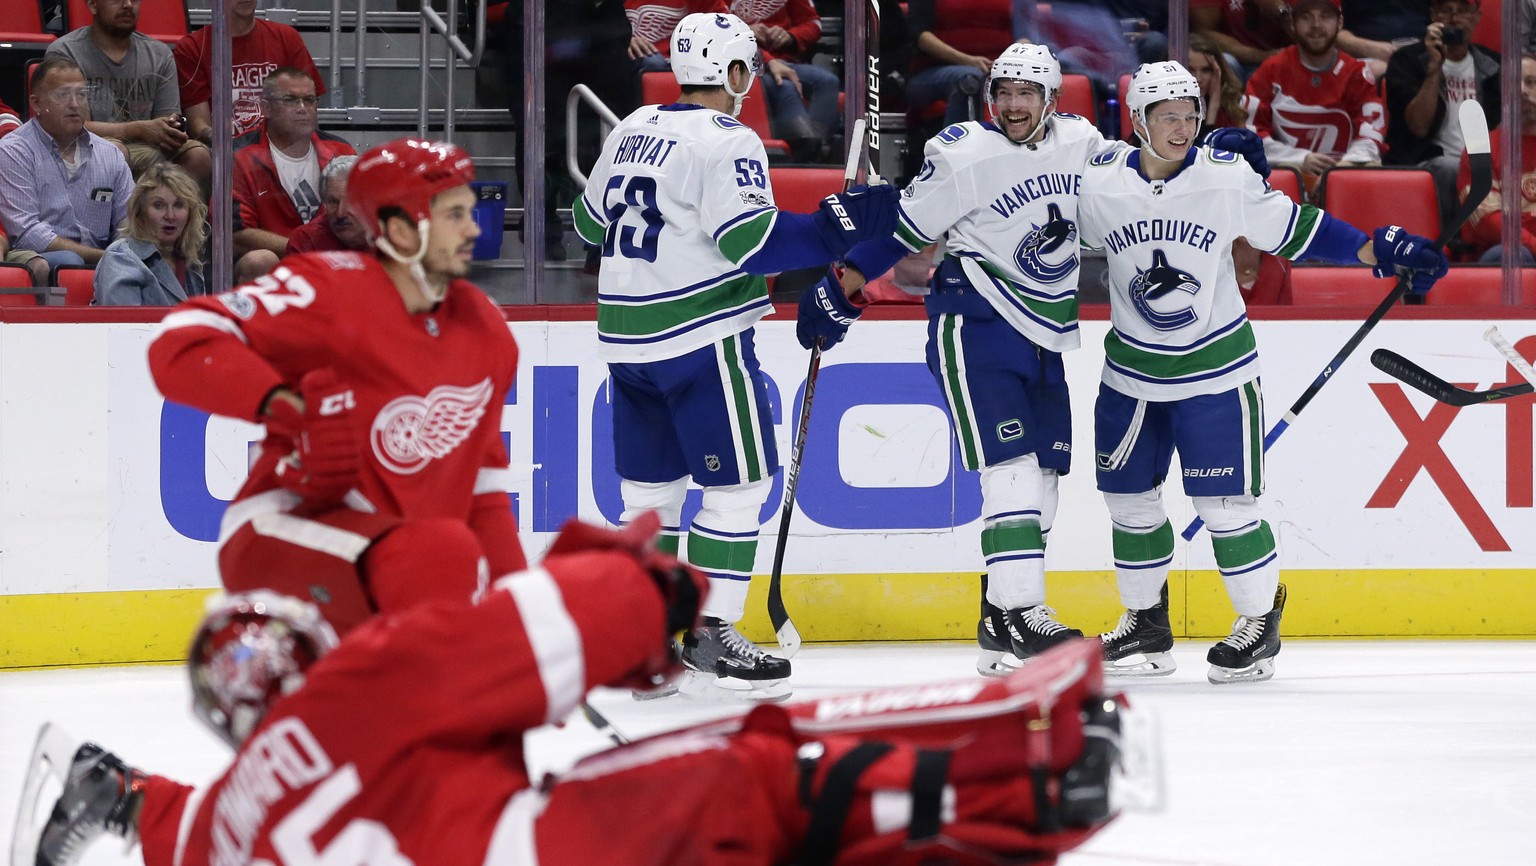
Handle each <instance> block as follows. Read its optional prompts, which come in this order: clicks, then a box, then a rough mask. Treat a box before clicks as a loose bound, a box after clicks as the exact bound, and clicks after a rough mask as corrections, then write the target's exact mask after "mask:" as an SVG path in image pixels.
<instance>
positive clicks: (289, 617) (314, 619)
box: [187, 590, 337, 749]
mask: <svg viewBox="0 0 1536 866" xmlns="http://www.w3.org/2000/svg"><path fill="white" fill-rule="evenodd" d="M336 643H337V641H336V632H335V631H333V630H332V629H331V626H330V625H329V624H328V623H326V622H325V620H324V619H322V618H321V617H320V612H319V610H318V609H316V608H315V606H314V605H312V604H308V603H306V602H303V601H300V600H298V599H296V598H291V597H289V596H286V595H279V594H277V593H275V592H267V591H264V590H261V591H256V592H248V593H239V594H236V595H225V596H214V597H213V598H212V599H210V600H209V603H208V611H207V613H206V614H205V615H204V617H203V621H202V624H201V625H199V626H198V629H197V634H196V635H195V636H194V637H193V638H192V647H191V649H190V650H188V652H187V671H188V673H189V674H190V675H191V677H192V712H193V713H194V714H195V715H196V716H197V717H198V718H199V719H201V720H202V721H203V723H204V724H206V725H207V726H208V727H209V728H211V729H212V730H213V732H214V733H216V734H218V735H219V737H220V738H221V739H223V740H224V742H226V743H228V744H229V745H230V746H231V747H232V748H235V749H239V748H240V745H241V744H242V743H244V742H245V740H246V738H248V737H249V736H250V735H251V732H252V731H254V730H255V729H256V726H257V725H259V724H261V720H262V719H263V718H265V717H266V714H267V710H268V709H269V708H270V707H271V705H272V703H273V702H275V701H276V700H277V699H278V698H280V697H282V696H283V695H286V694H290V693H292V692H294V691H295V690H297V689H298V688H299V686H301V685H303V684H304V673H305V671H307V670H309V667H310V665H313V664H314V663H315V662H316V661H319V659H320V657H321V656H323V655H325V654H326V653H327V652H330V651H331V649H332V648H334V647H335V646H336Z"/></svg>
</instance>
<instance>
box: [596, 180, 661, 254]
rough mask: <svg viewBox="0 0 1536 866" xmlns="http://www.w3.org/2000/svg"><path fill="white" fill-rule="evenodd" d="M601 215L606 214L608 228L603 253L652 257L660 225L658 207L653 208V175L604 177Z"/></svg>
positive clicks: (654, 186)
mask: <svg viewBox="0 0 1536 866" xmlns="http://www.w3.org/2000/svg"><path fill="white" fill-rule="evenodd" d="M603 215H604V216H606V217H607V218H608V231H607V232H606V233H604V235H603V255H604V256H607V257H612V256H613V255H614V254H615V253H617V254H618V255H621V256H623V257H624V258H626V259H644V260H645V261H648V262H654V261H656V246H657V239H658V238H659V237H660V236H661V226H662V219H661V211H660V210H658V209H657V208H656V178H654V177H647V176H645V175H636V176H634V177H629V178H626V177H625V176H624V175H622V174H616V175H614V176H613V177H610V178H608V186H607V188H605V189H604V190H603ZM637 223H638V224H637ZM637 234H638V235H639V238H640V239H639V241H638V242H637V241H636V240H635V236H636V235H637Z"/></svg>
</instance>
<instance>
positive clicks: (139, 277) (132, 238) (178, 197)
mask: <svg viewBox="0 0 1536 866" xmlns="http://www.w3.org/2000/svg"><path fill="white" fill-rule="evenodd" d="M207 236H208V205H207V203H205V202H204V201H203V197H202V194H201V192H200V191H199V189H198V186H197V181H195V180H193V179H192V175H190V174H187V172H186V171H185V170H183V169H181V168H180V167H178V166H176V165H174V164H172V163H169V162H162V163H159V164H157V165H154V166H152V167H151V168H150V169H149V170H148V171H146V172H144V174H143V175H142V176H141V177H140V178H139V181H138V183H137V184H135V185H134V188H133V194H132V195H131V196H129V198H128V216H127V218H126V219H124V220H123V227H122V234H121V236H120V237H119V238H118V239H117V240H115V241H113V242H112V244H111V245H110V246H108V247H107V249H106V251H105V252H104V253H103V254H102V257H101V261H100V262H99V263H98V264H97V265H96V278H95V283H96V297H95V300H94V301H93V303H95V304H98V305H100V306H132V305H170V304H179V303H181V302H182V301H185V300H186V299H187V298H189V297H191V296H193V295H201V294H205V293H206V292H205V289H204V286H203V274H202V252H203V241H204V240H205V239H206V238H207Z"/></svg>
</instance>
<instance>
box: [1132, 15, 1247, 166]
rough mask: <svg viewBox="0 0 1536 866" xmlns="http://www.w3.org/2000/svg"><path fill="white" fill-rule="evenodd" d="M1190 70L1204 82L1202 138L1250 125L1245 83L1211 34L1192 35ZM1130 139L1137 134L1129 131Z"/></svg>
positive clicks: (1198, 79) (1133, 139)
mask: <svg viewBox="0 0 1536 866" xmlns="http://www.w3.org/2000/svg"><path fill="white" fill-rule="evenodd" d="M1188 66H1189V71H1190V72H1192V73H1194V76H1195V80H1196V81H1198V82H1200V98H1201V99H1202V101H1204V103H1205V120H1204V121H1203V122H1202V123H1201V124H1200V139H1201V140H1202V141H1203V140H1204V139H1205V136H1206V134H1207V133H1209V132H1210V131H1211V130H1213V129H1219V128H1220V127H1223V126H1247V125H1248V108H1247V106H1245V105H1244V104H1243V84H1242V82H1241V81H1239V80H1238V78H1237V73H1235V72H1233V71H1232V67H1231V66H1230V65H1228V63H1227V58H1226V55H1224V54H1222V52H1221V49H1220V48H1219V47H1217V45H1216V43H1215V42H1213V41H1211V38H1210V37H1209V36H1205V35H1203V34H1200V33H1191V34H1189V62H1188ZM1126 135H1127V140H1128V141H1133V142H1134V141H1135V140H1136V139H1135V133H1133V132H1131V131H1130V130H1126Z"/></svg>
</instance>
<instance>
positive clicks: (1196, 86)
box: [1125, 61, 1205, 156]
mask: <svg viewBox="0 0 1536 866" xmlns="http://www.w3.org/2000/svg"><path fill="white" fill-rule="evenodd" d="M1169 99H1192V100H1194V102H1195V116H1196V117H1204V116H1205V99H1204V98H1203V97H1201V95H1200V82H1199V81H1196V80H1195V76H1194V75H1193V74H1192V73H1191V72H1190V71H1189V70H1188V69H1185V68H1184V67H1183V66H1182V65H1181V64H1178V63H1174V62H1173V61H1166V62H1163V63H1143V64H1142V65H1140V66H1138V67H1137V68H1136V72H1135V73H1134V74H1132V75H1131V83H1130V86H1129V87H1127V88H1126V91H1125V106H1126V108H1129V109H1130V111H1131V115H1132V116H1133V117H1135V118H1136V119H1137V120H1138V121H1140V122H1141V131H1138V132H1137V133H1136V137H1137V138H1139V139H1141V143H1142V144H1143V145H1146V146H1149V147H1150V146H1151V145H1150V143H1149V142H1148V140H1147V136H1146V135H1145V134H1144V132H1143V131H1144V130H1146V129H1147V112H1148V111H1150V110H1151V109H1152V106H1154V105H1156V104H1158V103H1159V102H1163V101H1165V100H1169ZM1158 155H1159V156H1161V154H1158Z"/></svg>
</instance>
